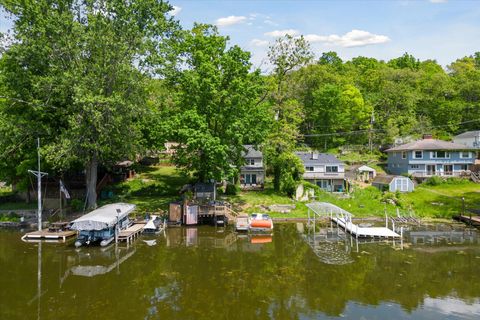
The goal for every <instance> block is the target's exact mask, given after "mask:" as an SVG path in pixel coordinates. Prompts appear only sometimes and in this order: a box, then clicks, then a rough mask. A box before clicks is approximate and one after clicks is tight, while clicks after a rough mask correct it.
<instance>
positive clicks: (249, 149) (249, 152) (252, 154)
mask: <svg viewBox="0 0 480 320" xmlns="http://www.w3.org/2000/svg"><path fill="white" fill-rule="evenodd" d="M243 147H244V148H245V150H246V151H245V153H244V155H243V157H244V158H263V154H262V152H261V151H258V150H257V149H256V148H255V146H254V145H251V144H245V145H243Z"/></svg>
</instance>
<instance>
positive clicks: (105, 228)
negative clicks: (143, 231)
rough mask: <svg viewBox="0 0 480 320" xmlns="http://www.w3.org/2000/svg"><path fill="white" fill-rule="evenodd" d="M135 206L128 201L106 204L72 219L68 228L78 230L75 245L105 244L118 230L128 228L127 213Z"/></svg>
mask: <svg viewBox="0 0 480 320" xmlns="http://www.w3.org/2000/svg"><path fill="white" fill-rule="evenodd" d="M135 207H136V206H135V205H134V204H129V203H112V204H107V205H105V206H103V207H100V208H98V209H96V210H93V211H91V212H89V213H87V214H86V215H83V216H81V217H80V218H78V219H75V220H73V221H72V224H71V226H70V229H72V230H77V231H78V232H79V234H78V237H77V240H76V241H75V247H77V248H78V247H81V246H83V245H91V244H96V243H99V244H100V246H102V247H105V246H107V245H108V244H110V243H111V242H112V241H113V240H114V239H115V236H116V235H117V234H118V232H119V231H120V230H125V229H126V228H128V226H129V225H130V220H129V219H128V215H129V214H130V213H131V212H132V211H133V210H135Z"/></svg>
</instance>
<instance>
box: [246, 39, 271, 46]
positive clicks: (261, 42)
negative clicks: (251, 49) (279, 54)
mask: <svg viewBox="0 0 480 320" xmlns="http://www.w3.org/2000/svg"><path fill="white" fill-rule="evenodd" d="M250 43H251V44H252V45H254V46H256V47H264V46H267V45H268V41H267V40H261V39H253V40H252V41H250Z"/></svg>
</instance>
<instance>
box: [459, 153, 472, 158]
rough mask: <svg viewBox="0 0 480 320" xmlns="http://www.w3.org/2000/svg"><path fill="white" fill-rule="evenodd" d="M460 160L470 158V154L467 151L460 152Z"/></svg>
mask: <svg viewBox="0 0 480 320" xmlns="http://www.w3.org/2000/svg"><path fill="white" fill-rule="evenodd" d="M460 158H461V159H465V158H470V152H468V151H462V152H460Z"/></svg>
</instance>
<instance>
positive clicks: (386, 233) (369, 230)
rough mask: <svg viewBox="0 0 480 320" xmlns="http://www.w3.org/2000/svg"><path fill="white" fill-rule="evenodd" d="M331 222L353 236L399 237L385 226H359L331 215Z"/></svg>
mask: <svg viewBox="0 0 480 320" xmlns="http://www.w3.org/2000/svg"><path fill="white" fill-rule="evenodd" d="M331 219H332V221H333V222H335V223H336V224H337V225H338V226H340V227H342V228H343V229H344V230H345V231H346V232H348V233H350V234H351V235H353V236H355V237H357V238H358V237H370V238H400V235H399V234H398V233H396V232H395V231H393V230H390V229H388V228H386V227H366V228H365V227H359V226H358V225H357V224H354V223H352V222H351V221H350V220H348V219H347V220H345V218H338V217H332V218H331Z"/></svg>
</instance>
